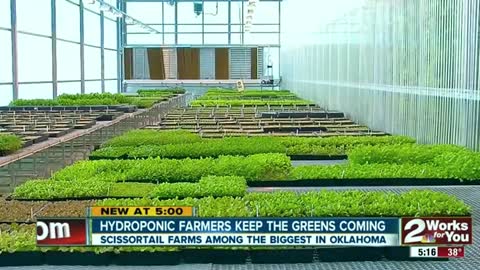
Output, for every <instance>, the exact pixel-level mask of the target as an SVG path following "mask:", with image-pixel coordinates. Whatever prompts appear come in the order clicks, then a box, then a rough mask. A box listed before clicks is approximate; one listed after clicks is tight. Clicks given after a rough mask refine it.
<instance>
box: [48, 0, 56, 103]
mask: <svg viewBox="0 0 480 270" xmlns="http://www.w3.org/2000/svg"><path fill="white" fill-rule="evenodd" d="M50 18H51V23H52V90H53V93H52V96H53V98H56V97H57V95H58V76H57V0H51V16H50Z"/></svg>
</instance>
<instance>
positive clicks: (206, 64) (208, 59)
mask: <svg viewBox="0 0 480 270" xmlns="http://www.w3.org/2000/svg"><path fill="white" fill-rule="evenodd" d="M200 79H207V80H213V79H215V49H214V48H201V49H200Z"/></svg>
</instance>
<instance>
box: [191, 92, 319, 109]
mask: <svg viewBox="0 0 480 270" xmlns="http://www.w3.org/2000/svg"><path fill="white" fill-rule="evenodd" d="M190 105H191V106H192V107H231V106H232V107H238V106H266V105H271V106H277V105H278V106H281V105H285V106H293V105H299V106H304V105H314V104H313V103H312V102H311V101H308V100H304V99H300V98H299V97H297V96H296V95H294V94H292V93H290V92H289V91H286V90H282V91H261V90H247V91H243V92H239V91H234V90H225V89H210V90H208V91H207V93H206V94H205V95H203V96H202V97H200V98H198V99H197V100H194V101H193V102H191V104H190Z"/></svg>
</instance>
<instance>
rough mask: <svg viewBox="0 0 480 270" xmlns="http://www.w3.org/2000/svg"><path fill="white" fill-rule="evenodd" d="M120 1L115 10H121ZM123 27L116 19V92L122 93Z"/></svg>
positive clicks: (120, 21) (123, 74) (123, 72)
mask: <svg viewBox="0 0 480 270" xmlns="http://www.w3.org/2000/svg"><path fill="white" fill-rule="evenodd" d="M122 6H123V5H122V1H118V0H117V8H118V9H119V10H122V11H123V9H122ZM123 45H124V43H123V25H122V20H120V19H119V18H117V88H118V89H117V91H118V93H121V92H123V79H124V78H125V70H124V67H125V66H124V63H125V59H124V58H125V57H124V52H123Z"/></svg>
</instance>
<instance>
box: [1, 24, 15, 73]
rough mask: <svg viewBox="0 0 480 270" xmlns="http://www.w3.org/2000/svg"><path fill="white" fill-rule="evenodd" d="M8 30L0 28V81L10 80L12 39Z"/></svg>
mask: <svg viewBox="0 0 480 270" xmlns="http://www.w3.org/2000/svg"><path fill="white" fill-rule="evenodd" d="M11 34H12V33H11V32H10V31H6V30H0V82H12V40H11V38H10V37H11V36H12V35H11Z"/></svg>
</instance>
